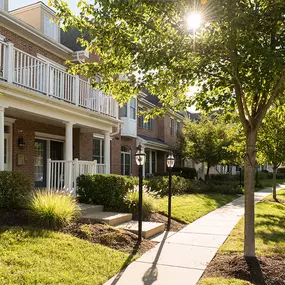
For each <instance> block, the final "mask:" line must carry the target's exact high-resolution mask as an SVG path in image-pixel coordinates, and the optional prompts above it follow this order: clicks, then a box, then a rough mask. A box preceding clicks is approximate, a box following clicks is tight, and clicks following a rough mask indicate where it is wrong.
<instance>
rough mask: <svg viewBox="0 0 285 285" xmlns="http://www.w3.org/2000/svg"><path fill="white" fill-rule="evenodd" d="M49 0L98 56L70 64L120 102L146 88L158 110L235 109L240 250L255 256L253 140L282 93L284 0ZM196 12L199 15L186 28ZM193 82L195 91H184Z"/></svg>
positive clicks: (284, 72)
mask: <svg viewBox="0 0 285 285" xmlns="http://www.w3.org/2000/svg"><path fill="white" fill-rule="evenodd" d="M51 4H52V5H53V7H55V8H56V10H57V11H58V16H59V17H60V18H61V20H62V24H63V25H64V27H65V28H68V27H72V28H76V29H78V30H79V31H80V32H81V33H82V37H81V39H80V42H81V44H82V46H83V47H84V48H85V47H86V48H87V50H89V51H90V52H92V53H95V54H97V55H98V56H99V61H98V62H86V63H84V64H75V65H72V67H71V71H72V72H74V73H80V74H83V75H85V76H87V77H89V78H91V81H92V83H93V85H94V86H98V85H99V86H100V88H102V89H104V90H105V91H106V92H107V93H110V94H111V95H112V96H113V97H114V98H115V99H117V100H118V101H120V102H124V101H125V102H126V101H128V100H129V99H130V97H132V96H134V95H137V94H139V92H140V90H142V89H143V88H146V89H148V90H149V91H150V92H151V93H153V94H156V95H157V96H158V98H159V99H160V101H161V103H162V105H161V107H158V108H155V109H154V110H153V111H154V113H155V114H162V113H163V111H165V110H167V109H168V110H169V109H170V110H172V111H175V110H180V108H181V107H184V108H185V107H187V106H189V105H190V104H191V103H193V102H195V103H196V105H197V106H198V107H200V108H203V109H205V110H209V109H211V108H215V107H219V108H229V109H238V111H239V118H240V121H241V123H242V126H243V129H244V133H245V139H246V151H245V156H244V158H245V160H244V163H245V243H244V246H245V255H246V256H254V255H255V242H254V179H253V178H254V167H255V162H256V140H257V132H258V129H259V127H260V125H261V122H262V120H263V119H264V117H265V115H266V112H267V110H268V109H269V108H270V106H271V105H272V103H273V102H274V101H275V100H276V98H277V97H278V96H280V95H284V90H285V47H284V40H285V25H284V17H285V1H284V0H258V1H254V0H208V1H205V0H203V1H197V0H165V1H161V0H124V1H120V0H94V3H92V4H88V3H86V2H85V1H84V0H80V1H79V3H78V6H79V7H80V13H79V15H73V14H72V12H71V10H70V9H69V8H68V5H67V4H66V2H65V1H63V0H52V1H51ZM193 11H195V12H196V13H200V14H201V17H202V19H203V21H202V25H201V27H200V28H199V29H195V30H191V31H190V30H189V29H188V27H187V16H188V15H189V13H190V12H193ZM98 74H99V75H100V77H101V82H100V83H99V84H97V82H96V80H95V76H97V75H98ZM118 74H120V75H122V76H123V77H118V76H117V75H118ZM121 79H122V80H121ZM191 85H196V86H198V87H199V91H198V92H196V94H195V96H192V97H191V98H189V97H188V96H187V95H186V92H187V90H188V88H189V86H191Z"/></svg>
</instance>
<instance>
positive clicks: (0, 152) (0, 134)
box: [0, 106, 5, 171]
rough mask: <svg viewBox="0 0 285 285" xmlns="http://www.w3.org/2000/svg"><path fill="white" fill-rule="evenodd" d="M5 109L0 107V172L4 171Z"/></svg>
mask: <svg viewBox="0 0 285 285" xmlns="http://www.w3.org/2000/svg"><path fill="white" fill-rule="evenodd" d="M4 138H5V133H4V107H1V106H0V171H3V170H4Z"/></svg>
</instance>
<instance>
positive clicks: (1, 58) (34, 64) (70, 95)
mask: <svg viewBox="0 0 285 285" xmlns="http://www.w3.org/2000/svg"><path fill="white" fill-rule="evenodd" d="M0 80H5V81H7V82H8V83H11V84H15V85H17V86H20V87H24V88H28V89H30V90H33V91H36V92H38V93H41V94H44V95H46V96H50V97H53V98H58V99H60V100H63V101H66V102H69V103H71V104H74V105H76V106H80V107H84V108H86V109H90V110H92V111H95V112H97V113H99V114H102V115H106V116H110V117H113V118H116V119H117V118H118V104H117V102H116V101H115V100H114V99H113V98H112V97H111V96H106V95H105V94H104V93H103V92H102V91H100V90H95V89H93V88H92V86H91V85H90V84H89V82H88V81H85V80H82V79H80V78H79V76H77V75H72V74H69V73H68V72H66V71H64V70H62V69H60V68H58V67H57V66H54V65H52V64H51V63H49V62H46V61H44V60H41V59H39V58H37V57H35V56H32V55H30V54H28V53H26V52H24V51H22V50H20V49H17V48H15V47H14V45H13V44H11V43H6V42H3V41H0Z"/></svg>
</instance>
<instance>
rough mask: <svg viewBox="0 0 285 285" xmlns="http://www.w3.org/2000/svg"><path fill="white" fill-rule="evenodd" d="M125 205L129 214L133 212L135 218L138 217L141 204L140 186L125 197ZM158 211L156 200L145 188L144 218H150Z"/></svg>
mask: <svg viewBox="0 0 285 285" xmlns="http://www.w3.org/2000/svg"><path fill="white" fill-rule="evenodd" d="M124 200H125V205H126V207H127V209H128V211H129V212H131V213H132V214H133V215H134V216H135V217H138V202H139V191H138V186H136V187H134V190H133V191H130V192H128V193H127V195H126V196H125V199H124ZM155 210H156V199H155V198H154V197H153V195H152V194H150V193H148V192H147V191H146V187H145V186H144V191H143V204H142V211H143V218H148V217H149V216H150V215H151V213H153V212H155Z"/></svg>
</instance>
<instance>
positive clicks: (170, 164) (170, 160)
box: [166, 153, 175, 230]
mask: <svg viewBox="0 0 285 285" xmlns="http://www.w3.org/2000/svg"><path fill="white" fill-rule="evenodd" d="M174 163H175V158H174V156H173V154H172V153H170V154H169V155H168V157H167V159H166V164H167V167H168V171H169V179H168V225H167V228H168V230H170V224H171V180H172V179H171V178H172V168H173V166H174Z"/></svg>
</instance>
